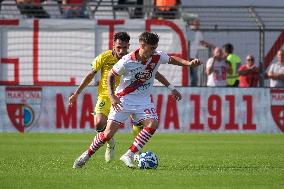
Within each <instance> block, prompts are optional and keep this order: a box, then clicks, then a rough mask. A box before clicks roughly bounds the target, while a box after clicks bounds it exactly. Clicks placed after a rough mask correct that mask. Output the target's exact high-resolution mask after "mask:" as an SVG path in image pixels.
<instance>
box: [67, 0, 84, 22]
mask: <svg viewBox="0 0 284 189" xmlns="http://www.w3.org/2000/svg"><path fill="white" fill-rule="evenodd" d="M62 5H63V14H64V17H65V18H89V15H88V13H87V6H86V5H87V1H86V0H62Z"/></svg>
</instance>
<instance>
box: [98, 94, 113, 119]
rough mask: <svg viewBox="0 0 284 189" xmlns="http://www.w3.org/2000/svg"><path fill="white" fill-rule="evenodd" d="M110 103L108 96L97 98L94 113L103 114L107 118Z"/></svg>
mask: <svg viewBox="0 0 284 189" xmlns="http://www.w3.org/2000/svg"><path fill="white" fill-rule="evenodd" d="M110 107H111V103H110V99H109V97H108V96H99V97H98V100H97V104H96V107H95V113H97V114H98V113H100V114H104V115H105V116H108V114H109V111H110Z"/></svg>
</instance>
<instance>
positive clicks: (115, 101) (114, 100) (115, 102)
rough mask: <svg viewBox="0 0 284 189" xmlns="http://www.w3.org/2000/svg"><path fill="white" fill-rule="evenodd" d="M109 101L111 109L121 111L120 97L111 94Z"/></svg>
mask: <svg viewBox="0 0 284 189" xmlns="http://www.w3.org/2000/svg"><path fill="white" fill-rule="evenodd" d="M110 101H111V105H112V107H113V109H114V110H115V111H117V112H119V111H121V108H122V104H121V101H120V99H119V98H118V97H117V96H116V95H111V96H110Z"/></svg>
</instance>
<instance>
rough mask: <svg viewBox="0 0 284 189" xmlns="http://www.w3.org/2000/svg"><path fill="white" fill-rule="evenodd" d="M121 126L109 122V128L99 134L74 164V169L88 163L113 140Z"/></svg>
mask: <svg viewBox="0 0 284 189" xmlns="http://www.w3.org/2000/svg"><path fill="white" fill-rule="evenodd" d="M119 126H120V124H119V123H116V122H113V121H109V122H108V123H107V126H106V128H105V130H104V131H103V132H98V133H97V135H96V136H95V138H94V139H93V141H92V143H91V145H90V146H89V148H88V150H87V151H85V152H84V153H83V154H82V155H81V156H80V157H79V158H77V159H76V160H75V162H74V165H73V168H82V167H83V166H84V165H85V164H86V162H87V161H88V160H89V159H90V157H91V156H92V155H93V154H94V153H95V152H96V151H97V150H98V149H99V148H100V147H102V146H103V145H104V143H106V142H107V141H109V140H110V139H111V138H113V136H114V134H115V133H116V131H117V129H118V128H119Z"/></svg>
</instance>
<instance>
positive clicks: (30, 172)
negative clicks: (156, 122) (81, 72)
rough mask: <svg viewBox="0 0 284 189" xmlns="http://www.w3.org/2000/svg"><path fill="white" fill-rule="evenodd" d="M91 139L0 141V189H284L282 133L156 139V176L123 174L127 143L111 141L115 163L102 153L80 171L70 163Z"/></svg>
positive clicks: (9, 137)
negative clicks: (157, 164) (106, 161)
mask: <svg viewBox="0 0 284 189" xmlns="http://www.w3.org/2000/svg"><path fill="white" fill-rule="evenodd" d="M93 136H94V135H93V134H90V133H87V134H51V133H49V134H47V133H29V134H17V133H2V134H0V188H1V189H6V188H11V189H12V188H13V189H16V188H29V189H31V188H40V189H43V188H48V189H49V188H50V189H53V188H54V189H56V188H64V189H65V188H68V189H70V188H76V189H77V188H78V189H81V188H86V189H89V188H101V189H107V188H114V189H128V188H129V189H130V188H135V189H151V188H157V189H159V188H161V189H168V188H169V189H176V188H181V189H184V188H196V189H200V188H216V189H227V188H234V189H235V188H239V189H244V188H249V189H251V188H255V189H262V188H271V189H274V188H284V136H283V134H160V133H157V134H155V136H154V137H153V138H152V139H151V141H150V142H149V143H148V144H147V145H146V146H145V148H144V150H152V151H153V152H155V153H156V154H157V156H158V157H159V161H160V162H159V167H158V169H157V170H139V169H129V168H127V167H125V166H124V165H123V164H122V162H120V161H119V157H120V155H122V154H123V153H124V152H125V151H126V150H127V149H128V147H129V146H130V144H131V143H132V135H131V134H117V135H116V139H117V145H116V157H115V160H114V161H113V162H111V163H108V164H107V163H105V162H104V151H105V146H104V147H103V148H101V149H100V150H99V151H98V152H97V153H96V154H95V155H94V156H93V157H92V158H91V159H90V161H89V162H88V163H87V164H86V165H85V167H84V168H83V169H79V170H74V169H72V165H73V162H74V160H75V159H76V158H77V157H78V156H79V155H80V154H81V153H82V152H83V151H84V150H86V149H87V147H88V146H89V144H90V142H91V140H92V138H93Z"/></svg>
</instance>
